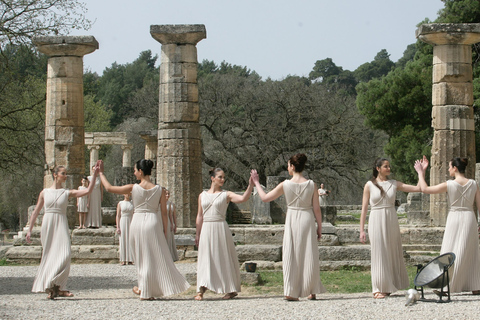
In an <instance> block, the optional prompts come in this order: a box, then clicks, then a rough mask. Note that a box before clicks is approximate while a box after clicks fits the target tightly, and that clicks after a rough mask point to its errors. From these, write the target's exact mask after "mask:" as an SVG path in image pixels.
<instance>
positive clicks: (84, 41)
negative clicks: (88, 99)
mask: <svg viewBox="0 0 480 320" xmlns="http://www.w3.org/2000/svg"><path fill="white" fill-rule="evenodd" d="M33 43H34V44H35V45H36V46H37V48H38V51H40V52H42V53H44V54H46V55H47V56H49V59H48V67H47V68H48V69H47V94H46V116H45V160H46V166H47V167H46V170H45V176H44V186H45V187H50V185H51V184H52V181H53V178H52V175H51V170H52V169H53V168H54V167H55V166H57V165H62V166H65V168H66V170H67V174H68V179H67V182H66V187H67V188H69V189H76V188H78V186H79V185H80V181H81V179H82V176H83V175H84V173H85V143H84V131H85V130H84V116H83V56H84V55H86V54H88V53H91V52H93V51H95V50H96V49H98V42H97V40H95V38H94V37H92V36H45V37H36V38H34V39H33ZM75 212H76V207H75V201H74V200H72V201H70V204H69V209H68V212H67V215H68V219H69V225H70V227H73V226H74V223H75Z"/></svg>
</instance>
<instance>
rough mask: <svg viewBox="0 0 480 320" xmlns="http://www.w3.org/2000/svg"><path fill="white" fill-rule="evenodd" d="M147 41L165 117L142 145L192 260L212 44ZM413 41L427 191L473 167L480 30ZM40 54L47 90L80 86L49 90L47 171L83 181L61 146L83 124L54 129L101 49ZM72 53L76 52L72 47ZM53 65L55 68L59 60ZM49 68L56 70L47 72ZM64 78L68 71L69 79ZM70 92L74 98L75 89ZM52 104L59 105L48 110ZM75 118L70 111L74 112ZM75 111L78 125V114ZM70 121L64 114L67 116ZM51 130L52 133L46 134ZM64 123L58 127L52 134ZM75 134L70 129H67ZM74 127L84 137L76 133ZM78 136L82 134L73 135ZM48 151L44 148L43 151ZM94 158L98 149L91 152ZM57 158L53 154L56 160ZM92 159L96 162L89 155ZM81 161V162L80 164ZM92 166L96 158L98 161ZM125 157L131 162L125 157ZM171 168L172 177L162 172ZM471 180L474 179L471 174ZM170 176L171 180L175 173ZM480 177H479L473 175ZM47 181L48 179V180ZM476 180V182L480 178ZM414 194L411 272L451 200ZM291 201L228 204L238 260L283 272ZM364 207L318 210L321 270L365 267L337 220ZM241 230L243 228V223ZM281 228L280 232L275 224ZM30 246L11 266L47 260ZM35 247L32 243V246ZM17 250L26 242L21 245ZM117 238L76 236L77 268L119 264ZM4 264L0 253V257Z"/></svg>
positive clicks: (359, 249) (436, 31) (157, 34)
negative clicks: (422, 69) (426, 54)
mask: <svg viewBox="0 0 480 320" xmlns="http://www.w3.org/2000/svg"><path fill="white" fill-rule="evenodd" d="M151 34H152V37H154V38H155V39H156V40H157V41H159V42H160V43H162V54H161V67H160V70H161V71H160V79H161V80H160V105H159V108H160V112H159V114H160V115H159V127H158V132H157V134H155V133H151V132H147V133H145V134H142V138H143V139H144V140H145V142H146V143H145V158H150V159H153V158H154V159H156V163H157V168H158V170H157V175H156V178H157V181H158V182H159V183H160V184H162V185H165V186H167V187H168V188H170V189H173V195H174V196H175V199H174V200H175V203H177V210H178V215H179V216H178V218H179V222H180V223H181V224H182V225H181V228H179V229H178V234H177V235H176V240H177V248H178V250H179V256H180V258H181V259H192V260H194V259H195V258H196V251H195V247H194V237H195V228H194V217H195V213H196V205H197V201H196V197H197V195H198V194H199V193H200V191H201V189H202V186H201V177H200V175H201V165H200V164H201V162H200V160H201V159H200V153H201V149H200V148H201V144H200V141H201V140H200V130H199V127H198V112H199V109H198V87H197V85H196V68H197V58H196V47H195V45H196V43H198V41H200V40H202V39H204V38H205V37H206V31H205V27H204V26H203V25H185V26H152V27H151ZM416 35H417V37H418V38H419V39H421V40H423V41H426V42H428V43H431V44H433V45H434V58H433V62H434V68H433V93H432V104H433V109H432V118H433V121H432V126H433V127H434V129H435V136H434V142H433V147H432V161H431V162H432V177H431V181H430V183H431V184H437V183H439V182H443V181H445V180H446V179H448V177H447V176H446V166H445V165H446V163H447V161H448V160H450V158H452V157H453V156H465V157H468V158H469V159H470V161H471V162H472V163H475V145H474V131H473V112H472V104H473V96H472V92H473V89H472V69H471V44H472V43H475V42H478V41H480V24H448V25H447V24H431V25H422V26H420V27H419V28H418V30H417V32H416ZM35 43H36V44H37V45H38V46H39V50H40V47H43V48H50V47H52V48H53V49H48V50H47V49H41V51H42V50H43V51H42V52H45V53H47V54H49V55H50V56H52V55H53V57H55V58H57V55H58V56H59V57H61V59H60V60H59V61H57V60H55V62H50V60H49V79H53V80H49V81H50V82H48V83H47V87H49V86H50V87H52V86H54V84H52V83H56V82H62V83H63V82H64V80H67V79H64V77H65V76H66V75H67V74H73V73H75V77H73V78H74V79H77V80H75V81H73V80H72V82H75V83H76V85H75V86H72V87H70V86H63V87H62V86H60V87H59V88H62V90H63V91H61V90H60V89H58V90H57V91H61V94H58V93H57V91H55V90H53V91H52V90H51V89H48V90H47V101H48V102H47V104H48V105H49V107H47V110H58V112H56V111H55V112H54V111H47V128H46V137H47V138H49V139H50V140H48V139H46V140H47V141H46V146H45V148H46V150H47V151H48V152H47V163H48V165H49V166H53V165H55V164H67V165H68V169H69V172H70V171H72V169H74V168H77V169H75V170H76V171H75V170H73V171H72V172H74V174H77V171H78V174H80V173H81V174H83V172H81V170H79V169H78V168H80V169H81V168H83V167H84V166H83V165H82V166H80V162H81V161H78V162H74V161H69V159H70V158H68V155H69V154H70V153H73V152H74V151H75V150H77V149H78V148H79V145H82V147H81V150H83V141H81V139H73V138H70V140H68V139H67V138H65V137H74V136H78V134H79V133H76V132H77V131H78V132H81V131H82V129H83V128H82V129H80V128H81V127H82V126H83V124H82V123H79V122H78V121H77V122H74V121H73V120H72V122H68V121H67V120H66V119H64V118H62V119H64V120H60V121H53V119H54V117H53V116H54V115H55V116H56V115H57V114H58V115H63V113H62V112H64V113H65V112H66V110H67V109H68V107H70V108H71V107H72V104H73V102H72V99H70V100H69V99H68V98H65V99H63V98H55V99H52V95H53V96H54V97H57V96H58V97H60V96H61V97H68V96H69V95H70V94H71V92H70V91H71V90H73V91H74V92H76V97H77V96H78V97H77V98H76V100H75V102H77V104H76V105H77V107H76V108H77V109H81V104H78V102H79V101H81V99H82V97H81V81H80V80H78V79H81V71H82V70H81V68H78V66H77V67H76V68H75V72H73V69H74V68H73V67H67V66H69V63H70V64H71V63H72V62H70V61H69V59H71V56H68V55H67V54H68V52H74V53H75V54H76V56H74V57H75V59H73V58H72V61H73V60H74V61H75V63H76V64H77V65H79V64H81V57H82V56H83V54H87V53H90V52H92V51H94V50H95V48H98V43H96V41H94V38H93V37H80V38H78V37H74V38H70V37H47V38H42V40H41V41H40V40H36V41H35ZM70 47H71V48H70ZM53 57H52V58H51V59H53ZM51 64H52V66H51ZM67 71H68V72H67ZM70 88H72V89H70ZM52 101H53V102H52ZM68 110H70V109H68ZM75 112H77V113H76V114H78V116H77V117H76V120H78V119H80V114H81V112H80V111H79V110H77V111H75ZM65 114H66V113H65ZM49 123H51V125H48V124H49ZM56 124H58V125H59V126H56ZM67 125H69V126H67ZM75 128H78V129H75ZM75 130H77V131H75ZM47 144H48V145H47ZM90 145H91V146H92V147H91V149H90V150H91V152H95V150H96V147H94V146H95V145H96V144H95V143H91V144H90ZM51 150H54V151H52V152H51ZM93 156H94V154H93ZM82 157H83V155H82ZM93 158H94V157H93ZM125 158H128V156H124V160H125ZM170 168H175V170H174V171H170V170H166V169H170ZM469 170H470V171H469V172H468V173H467V176H473V173H474V170H475V169H473V168H470V169H469ZM169 171H170V172H169ZM477 172H478V171H477ZM281 179H282V178H280V177H268V179H267V188H266V189H267V190H271V189H272V188H273V187H274V186H275V185H277V184H278V183H279V182H280V181H281ZM46 180H47V178H46ZM477 180H478V179H477ZM431 199H432V200H431V201H429V200H430V197H429V196H428V195H423V194H420V193H412V194H409V195H408V198H407V204H406V206H405V209H406V214H407V218H406V221H405V222H406V223H407V224H402V225H401V236H402V243H403V247H404V251H405V258H406V259H407V260H408V262H409V263H410V264H415V263H418V262H425V261H429V260H430V259H431V256H432V255H436V254H438V252H439V250H440V244H441V240H442V237H443V230H444V228H443V227H444V225H445V220H446V213H447V211H446V210H447V204H446V202H445V197H444V196H442V195H440V196H438V197H437V196H432V197H431ZM285 206H286V205H285V201H284V199H278V200H277V201H274V202H272V203H271V204H265V203H263V202H261V201H260V199H259V198H258V196H256V195H254V196H252V197H251V200H250V201H249V202H247V203H244V204H241V205H231V206H230V208H229V213H228V214H229V219H230V220H231V221H233V222H237V224H231V225H230V228H231V231H232V235H233V237H234V240H235V242H236V244H237V247H236V248H237V252H238V255H239V260H240V261H241V262H244V261H258V262H259V267H262V268H267V269H279V268H281V254H282V239H283V226H282V225H281V224H282V223H283V222H284V220H285V212H286V207H285ZM359 211H360V208H359V206H356V207H352V206H349V207H346V206H327V207H324V208H322V214H323V216H324V221H325V222H326V223H325V224H324V226H323V231H324V234H323V237H322V239H321V241H320V242H319V253H320V257H321V260H322V261H321V268H322V269H323V270H328V269H338V268H352V267H358V268H369V266H370V247H369V245H362V244H360V243H359V241H358V238H359V226H358V224H341V223H340V222H341V219H338V218H340V216H342V215H344V212H348V213H352V212H353V213H357V214H358V213H359ZM238 222H245V223H246V224H238ZM275 223H277V224H275ZM33 237H34V241H37V242H36V245H37V246H32V247H27V246H15V247H13V248H11V249H9V250H8V251H7V252H6V253H4V256H5V257H6V258H7V259H11V260H16V261H23V262H31V261H35V262H38V261H39V260H40V255H41V247H39V246H38V245H39V238H38V237H39V229H38V228H35V229H34V234H33ZM35 239H36V240H35ZM18 241H19V244H20V243H21V240H20V239H19V240H18ZM117 246H118V239H117V237H116V235H115V233H114V229H113V228H101V229H99V230H88V229H87V230H74V231H73V232H72V259H73V261H79V262H93V261H94V262H100V261H103V262H116V261H117V257H118V248H117ZM0 255H1V254H0Z"/></svg>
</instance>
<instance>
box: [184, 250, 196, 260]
mask: <svg viewBox="0 0 480 320" xmlns="http://www.w3.org/2000/svg"><path fill="white" fill-rule="evenodd" d="M197 257H198V251H196V250H194V251H189V250H187V251H185V259H197Z"/></svg>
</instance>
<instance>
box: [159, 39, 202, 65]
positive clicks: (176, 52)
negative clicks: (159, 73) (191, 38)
mask: <svg viewBox="0 0 480 320" xmlns="http://www.w3.org/2000/svg"><path fill="white" fill-rule="evenodd" d="M170 63H198V59H197V47H196V46H195V45H192V44H167V45H163V46H162V53H161V54H160V65H162V64H170Z"/></svg>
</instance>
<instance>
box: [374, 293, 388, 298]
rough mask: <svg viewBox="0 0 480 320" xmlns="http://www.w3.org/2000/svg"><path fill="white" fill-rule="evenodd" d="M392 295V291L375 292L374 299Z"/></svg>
mask: <svg viewBox="0 0 480 320" xmlns="http://www.w3.org/2000/svg"><path fill="white" fill-rule="evenodd" d="M389 295H390V293H385V292H375V293H374V294H373V298H374V299H385V298H386V297H388V296H389Z"/></svg>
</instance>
